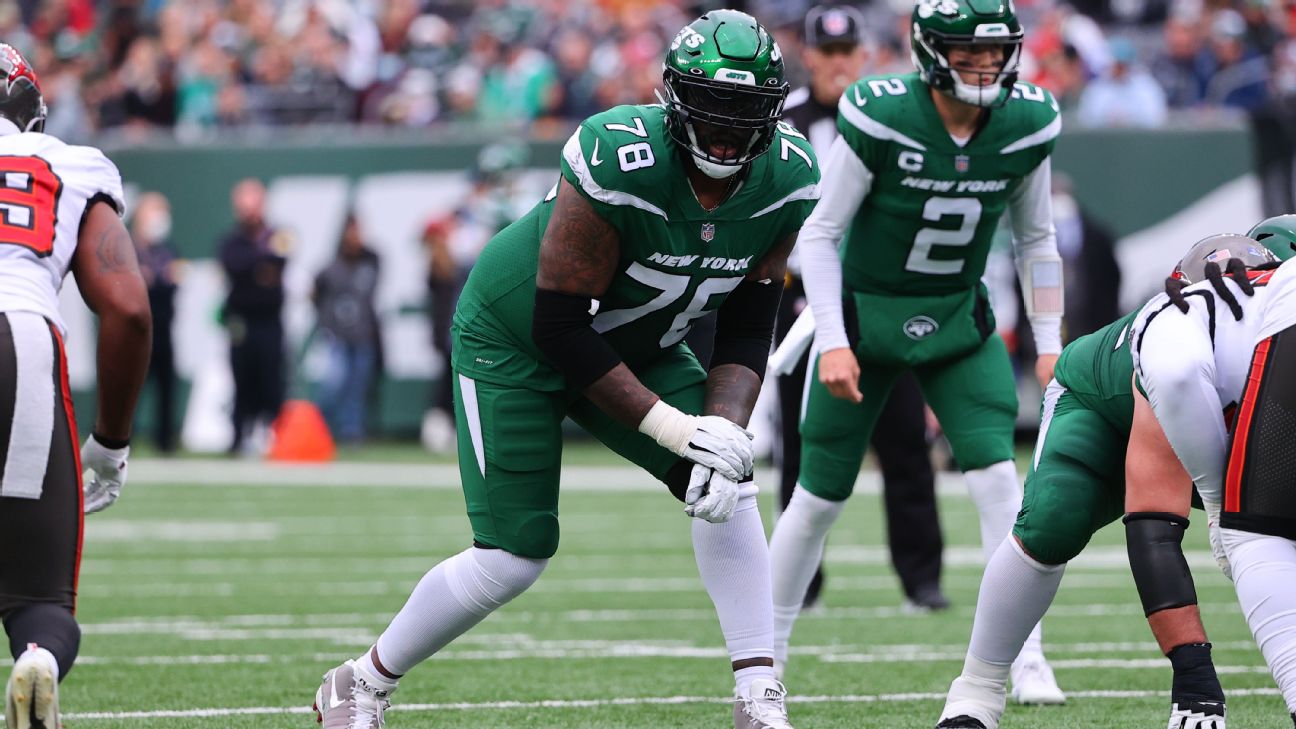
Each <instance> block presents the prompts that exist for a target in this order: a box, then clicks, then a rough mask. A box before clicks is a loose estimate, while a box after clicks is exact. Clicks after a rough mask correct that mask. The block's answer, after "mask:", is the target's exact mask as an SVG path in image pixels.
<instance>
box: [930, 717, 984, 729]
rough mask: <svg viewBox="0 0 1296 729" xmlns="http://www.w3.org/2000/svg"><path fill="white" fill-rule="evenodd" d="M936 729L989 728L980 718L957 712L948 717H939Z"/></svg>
mask: <svg viewBox="0 0 1296 729" xmlns="http://www.w3.org/2000/svg"><path fill="white" fill-rule="evenodd" d="M936 729H989V727H987V726H986V725H985V723H984V722H982V721H981V720H980V719H974V718H972V717H970V716H968V715H967V714H959V715H958V716H954V717H950V718H949V719H941V723H939V724H937V725H936Z"/></svg>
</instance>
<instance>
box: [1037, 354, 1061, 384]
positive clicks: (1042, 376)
mask: <svg viewBox="0 0 1296 729" xmlns="http://www.w3.org/2000/svg"><path fill="white" fill-rule="evenodd" d="M1057 361H1058V356H1057V355H1056V354H1041V355H1040V356H1038V357H1036V358H1035V379H1037V380H1039V384H1040V389H1047V388H1048V384H1049V382H1050V381H1052V379H1053V368H1054V367H1056V366H1057Z"/></svg>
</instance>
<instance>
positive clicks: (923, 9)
mask: <svg viewBox="0 0 1296 729" xmlns="http://www.w3.org/2000/svg"><path fill="white" fill-rule="evenodd" d="M1022 37H1023V33H1022V28H1021V25H1020V24H1019V23H1018V21H1017V18H1016V16H1015V14H1014V13H1013V9H1012V4H1011V3H1010V2H1007V1H1006V0H921V1H920V2H918V4H917V5H916V6H915V7H914V11H913V16H912V39H911V47H912V52H913V58H914V62H915V64H916V65H917V67H918V70H917V72H915V73H911V74H907V75H899V76H877V77H866V78H863V79H861V80H860V81H858V82H856V83H855V84H854V85H853V86H851V87H850V88H848V89H847V90H846V93H845V94H843V95H842V98H841V101H840V102H839V104H838V118H837V125H838V128H839V130H840V131H841V137H840V138H839V139H838V140H837V141H836V142H835V143H834V144H833V146H832V148H831V149H830V151H829V153H828V155H827V157H826V162H825V173H824V183H823V190H824V193H823V198H822V200H821V201H820V202H819V205H818V206H817V207H816V208H815V211H814V213H813V215H812V216H811V217H810V219H809V220H808V221H806V226H805V229H804V230H803V232H802V234H801V237H800V245H801V249H800V250H801V253H800V255H801V260H802V269H803V275H804V278H805V281H806V291H807V298H808V299H809V302H810V305H811V309H812V311H813V316H814V320H815V329H816V335H815V346H816V348H817V350H818V352H819V355H818V362H817V368H816V370H815V371H816V373H817V374H816V376H812V377H810V378H808V379H810V380H811V381H810V383H809V395H808V397H807V404H806V411H805V416H804V419H803V421H802V424H801V434H802V439H803V443H802V460H801V463H802V466H801V474H800V479H799V483H798V486H797V489H796V491H795V493H794V494H793V496H792V500H791V502H790V503H789V505H788V507H787V509H786V511H785V512H784V513H783V515H782V516H781V517H780V518H779V521H778V523H777V524H776V525H775V529H774V535H773V537H772V539H771V543H770V551H771V558H772V562H773V568H774V603H775V628H776V631H777V636H776V638H777V643H776V646H775V649H776V652H777V654H778V655H777V658H778V660H780V661H781V660H782V659H783V657H784V656H786V652H787V640H788V637H789V636H790V634H791V629H792V624H793V621H794V620H795V619H796V616H797V613H798V610H799V608H800V596H801V595H803V594H804V593H805V588H806V583H807V581H808V580H809V579H810V576H811V574H812V572H813V566H814V565H815V564H816V563H817V562H818V560H819V558H820V555H821V554H822V552H823V547H824V542H825V539H826V537H827V533H828V531H829V529H830V528H831V526H832V524H833V522H834V521H835V520H836V518H837V516H838V515H839V514H840V513H841V510H842V508H843V506H844V502H845V500H846V498H847V497H848V496H850V493H851V490H852V488H853V486H854V484H855V479H856V478H857V476H858V474H859V467H860V462H861V459H862V458H863V455H864V450H865V447H866V445H867V443H868V439H869V436H870V433H871V430H872V429H873V427H874V424H875V422H876V420H877V417H878V412H879V410H880V409H881V407H882V405H883V403H884V402H885V401H886V396H887V393H888V392H889V390H890V388H891V383H892V382H894V381H895V379H896V377H897V376H898V375H899V373H900V372H902V371H904V370H910V371H912V372H913V373H914V374H915V375H916V376H917V379H918V381H919V384H920V385H921V387H922V389H923V394H924V395H925V396H926V399H927V402H928V404H929V405H930V406H931V408H932V410H933V411H935V413H936V416H937V417H938V418H939V419H940V422H941V427H942V430H943V431H944V433H945V435H946V437H947V438H948V439H949V442H950V445H951V447H952V449H953V452H954V457H955V459H956V460H957V461H958V465H959V468H960V469H961V470H962V471H963V472H964V474H965V476H966V479H967V483H968V488H969V490H970V492H971V495H972V499H973V501H974V503H975V504H976V507H977V511H978V513H979V515H980V521H981V542H982V548H983V550H984V552H985V554H986V557H987V558H989V556H990V554H992V553H993V552H994V550H995V548H996V547H997V546H998V545H999V543H1000V542H1001V541H1003V539H1004V537H1006V536H1007V535H1008V532H1009V530H1010V529H1011V527H1012V523H1013V518H1014V517H1015V516H1016V514H1017V510H1018V508H1019V506H1020V505H1021V487H1020V485H1019V484H1018V481H1017V471H1016V469H1015V468H1014V466H1013V461H1012V458H1013V443H1012V438H1013V427H1014V421H1015V419H1016V414H1017V397H1016V390H1015V385H1014V380H1013V371H1012V365H1011V363H1010V362H1009V359H1008V354H1007V350H1006V348H1005V346H1004V343H1003V341H1002V340H1001V339H1000V338H999V336H998V335H997V334H995V333H994V332H995V326H994V319H993V314H992V313H991V310H990V306H989V303H988V301H987V294H986V290H985V287H984V285H982V283H981V277H982V274H983V273H984V271H985V263H986V256H987V255H988V253H989V251H990V248H991V242H992V238H993V234H994V231H995V228H996V226H997V225H998V223H999V220H1000V218H1001V217H1002V216H1003V214H1004V212H1005V211H1007V212H1008V213H1009V217H1010V219H1011V223H1012V229H1013V234H1014V239H1015V240H1014V243H1015V254H1016V259H1017V264H1018V271H1019V276H1020V279H1021V283H1022V289H1023V291H1024V293H1025V303H1026V312H1027V315H1028V316H1029V318H1030V320H1031V325H1032V329H1033V330H1034V334H1035V341H1036V349H1037V351H1038V352H1039V353H1040V357H1039V361H1038V362H1037V364H1036V375H1037V376H1038V378H1039V379H1040V381H1041V383H1047V382H1048V380H1049V378H1050V377H1051V376H1052V371H1053V363H1054V362H1055V361H1056V359H1057V354H1058V353H1059V352H1060V351H1061V349H1062V346H1061V336H1060V326H1061V316H1062V268H1061V267H1062V263H1061V258H1060V257H1059V256H1058V253H1057V246H1056V242H1055V236H1054V230H1053V220H1052V212H1051V207H1050V190H1049V187H1050V175H1051V173H1050V163H1049V154H1050V153H1051V151H1052V149H1053V144H1054V141H1055V139H1056V137H1057V135H1058V133H1059V131H1060V129H1061V122H1060V120H1059V116H1058V108H1057V104H1056V103H1055V102H1054V100H1053V97H1052V96H1051V95H1050V94H1049V92H1048V91H1046V90H1044V89H1042V88H1039V87H1037V86H1033V85H1031V84H1027V83H1023V82H1019V81H1017V66H1018V60H1019V58H1020V53H1021V44H1022ZM839 247H840V250H839ZM1013 684H1014V688H1013V690H1014V695H1015V697H1016V698H1017V700H1019V701H1022V702H1027V703H1060V702H1062V701H1064V699H1065V697H1064V695H1063V694H1062V692H1061V691H1060V690H1059V689H1058V687H1057V683H1056V681H1055V680H1054V679H1053V675H1052V671H1051V670H1050V669H1049V667H1048V664H1047V663H1046V662H1045V660H1044V657H1043V653H1042V650H1041V648H1040V639H1039V633H1038V631H1036V632H1034V633H1033V635H1032V638H1031V640H1030V641H1028V642H1027V644H1026V647H1025V648H1024V650H1023V652H1022V656H1021V658H1020V659H1019V660H1018V661H1017V662H1016V663H1015V664H1014V667H1013Z"/></svg>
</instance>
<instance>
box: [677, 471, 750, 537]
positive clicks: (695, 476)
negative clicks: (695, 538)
mask: <svg viewBox="0 0 1296 729" xmlns="http://www.w3.org/2000/svg"><path fill="white" fill-rule="evenodd" d="M738 495H739V494H738V484H737V482H735V481H731V480H730V479H727V478H725V477H724V476H723V475H721V474H720V473H719V472H717V471H714V470H712V469H710V468H707V467H706V466H701V465H698V466H694V467H693V472H692V473H691V474H689V487H688V491H685V492H684V503H685V507H684V513H685V514H688V515H689V516H691V517H694V518H695V519H702V520H703V521H709V522H711V523H712V524H723V523H725V522H727V521H729V519H730V518H732V517H733V515H734V508H735V507H737V506H738Z"/></svg>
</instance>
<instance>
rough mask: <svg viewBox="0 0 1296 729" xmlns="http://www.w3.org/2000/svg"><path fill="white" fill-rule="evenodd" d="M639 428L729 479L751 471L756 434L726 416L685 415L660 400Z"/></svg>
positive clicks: (677, 453) (668, 446)
mask: <svg viewBox="0 0 1296 729" xmlns="http://www.w3.org/2000/svg"><path fill="white" fill-rule="evenodd" d="M639 432H641V433H644V434H645V435H647V436H649V437H651V438H652V439H653V440H655V441H657V442H658V443H659V444H660V445H661V446H662V447H663V448H665V449H667V450H669V451H671V452H672V453H674V454H675V455H677V456H681V457H683V458H686V459H688V460H690V461H692V462H694V463H697V464H700V465H703V466H706V467H708V468H712V469H715V471H716V472H717V473H719V474H720V475H722V476H724V477H725V478H727V479H729V480H730V481H741V480H743V479H744V478H746V477H748V476H750V475H751V472H752V462H753V460H754V458H755V456H754V454H753V453H752V438H754V437H755V436H754V435H753V434H752V433H751V432H749V431H747V430H746V429H745V428H743V427H741V426H739V425H738V424H736V423H734V422H733V421H731V420H728V419H726V418H722V417H720V416H718V415H685V414H684V413H683V412H680V411H679V410H678V409H676V408H673V407H671V406H670V405H667V404H666V403H665V401H662V400H658V401H657V402H656V403H654V404H653V406H652V409H651V410H649V411H648V414H647V415H645V416H644V419H643V421H642V422H640V423H639Z"/></svg>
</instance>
